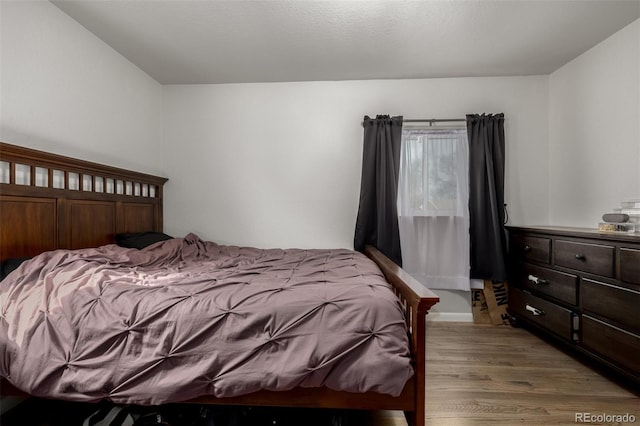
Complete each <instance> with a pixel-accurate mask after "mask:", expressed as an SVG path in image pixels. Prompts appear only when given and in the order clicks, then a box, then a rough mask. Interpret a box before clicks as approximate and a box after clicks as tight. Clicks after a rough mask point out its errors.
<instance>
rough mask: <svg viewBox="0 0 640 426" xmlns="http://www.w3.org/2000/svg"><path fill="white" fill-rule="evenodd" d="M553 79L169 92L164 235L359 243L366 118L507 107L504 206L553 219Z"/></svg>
mask: <svg viewBox="0 0 640 426" xmlns="http://www.w3.org/2000/svg"><path fill="white" fill-rule="evenodd" d="M547 83H548V79H547V77H546V76H534V77H507V78H502V77H500V78H459V79H429V80H379V81H340V82H302V83H264V84H237V85H234V84H229V85H174V86H165V87H164V120H163V121H164V148H163V150H164V157H165V159H164V170H165V172H166V174H167V176H169V177H170V181H169V183H168V185H167V187H166V201H165V228H166V230H167V232H169V233H172V234H175V235H183V234H185V233H186V232H189V231H194V232H196V233H198V234H199V235H200V236H201V237H204V238H207V239H212V240H215V241H219V242H224V243H232V244H242V245H254V246H261V247H266V246H269V247H274V246H278V247H294V246H295V247H348V248H350V247H352V244H353V232H354V227H355V218H356V213H357V208H358V196H359V191H360V173H361V162H362V158H361V156H362V127H361V124H360V123H361V121H362V118H363V116H364V115H365V114H369V115H375V114H376V113H389V114H392V115H404V116H405V117H407V118H433V117H435V118H458V117H459V118H464V116H465V114H466V113H474V112H488V113H489V112H504V113H505V115H506V125H505V128H506V138H507V169H508V170H507V187H506V199H507V203H508V204H509V212H510V215H511V218H512V219H513V220H514V221H517V222H518V223H528V224H539V223H546V222H547V221H548V200H547V190H548V189H547V188H548V186H549V182H548V170H547V158H548V144H547V140H548V136H547V131H548V123H547V119H548V112H547V108H548V97H547V90H548V85H547Z"/></svg>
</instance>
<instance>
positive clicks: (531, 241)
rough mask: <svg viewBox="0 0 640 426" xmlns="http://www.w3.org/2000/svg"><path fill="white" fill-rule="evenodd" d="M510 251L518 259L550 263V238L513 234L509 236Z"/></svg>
mask: <svg viewBox="0 0 640 426" xmlns="http://www.w3.org/2000/svg"><path fill="white" fill-rule="evenodd" d="M511 252H512V253H513V254H514V255H515V256H516V258H517V259H520V260H527V261H530V262H540V263H550V260H551V239H550V238H540V237H532V236H530V235H521V234H515V235H514V236H513V237H512V238H511Z"/></svg>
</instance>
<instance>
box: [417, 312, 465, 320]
mask: <svg viewBox="0 0 640 426" xmlns="http://www.w3.org/2000/svg"><path fill="white" fill-rule="evenodd" d="M427 321H443V322H473V314H471V313H466V312H429V314H428V315H427Z"/></svg>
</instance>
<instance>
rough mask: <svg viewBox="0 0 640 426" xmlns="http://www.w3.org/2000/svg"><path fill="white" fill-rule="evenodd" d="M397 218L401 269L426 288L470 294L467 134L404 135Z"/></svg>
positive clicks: (410, 131) (413, 132) (416, 132)
mask: <svg viewBox="0 0 640 426" xmlns="http://www.w3.org/2000/svg"><path fill="white" fill-rule="evenodd" d="M398 216H399V217H398V224H399V227H400V245H401V248H402V267H403V269H405V270H406V271H407V272H409V273H410V274H411V275H412V276H414V277H415V278H416V279H417V280H418V281H420V282H422V283H423V284H424V285H426V286H427V287H429V288H434V289H446V290H469V289H470V281H469V145H468V142H467V132H466V130H465V129H435V128H425V129H411V128H409V129H403V131H402V145H401V153H400V178H399V182H398Z"/></svg>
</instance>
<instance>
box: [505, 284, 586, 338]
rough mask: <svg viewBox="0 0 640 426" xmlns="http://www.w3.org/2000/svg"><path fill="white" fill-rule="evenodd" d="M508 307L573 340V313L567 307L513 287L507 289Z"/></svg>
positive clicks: (513, 311)
mask: <svg viewBox="0 0 640 426" xmlns="http://www.w3.org/2000/svg"><path fill="white" fill-rule="evenodd" d="M509 309H510V310H511V312H512V313H515V314H516V315H519V316H520V317H523V318H526V319H527V320H528V321H531V322H533V323H536V324H538V325H540V326H542V327H544V328H546V329H547V330H550V331H552V332H554V333H555V334H557V335H558V336H560V337H562V338H564V339H566V340H575V338H574V337H575V336H574V334H573V331H574V329H575V328H576V327H574V324H573V321H574V318H575V315H574V314H573V312H571V311H570V310H568V309H565V308H563V307H561V306H558V305H556V304H554V303H551V302H549V301H547V300H544V299H541V298H539V297H536V296H534V295H532V294H529V293H526V292H524V291H521V290H518V289H517V288H513V287H512V288H510V289H509Z"/></svg>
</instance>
